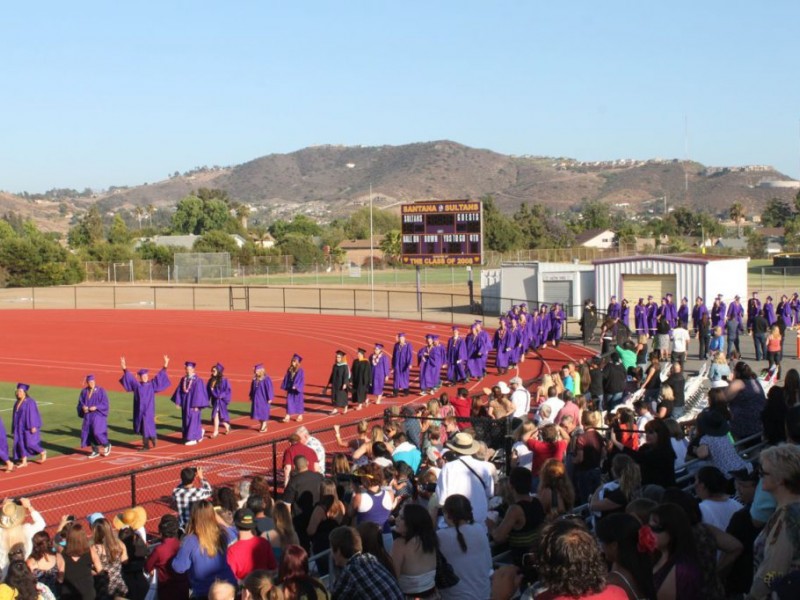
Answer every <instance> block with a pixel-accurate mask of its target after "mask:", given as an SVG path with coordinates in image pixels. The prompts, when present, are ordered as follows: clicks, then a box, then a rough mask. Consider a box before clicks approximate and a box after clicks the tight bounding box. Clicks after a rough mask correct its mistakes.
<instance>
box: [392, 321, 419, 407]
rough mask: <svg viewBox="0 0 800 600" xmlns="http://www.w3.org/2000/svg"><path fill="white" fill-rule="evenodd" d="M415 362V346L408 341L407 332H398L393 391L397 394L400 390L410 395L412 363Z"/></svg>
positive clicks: (395, 347) (393, 359) (395, 345)
mask: <svg viewBox="0 0 800 600" xmlns="http://www.w3.org/2000/svg"><path fill="white" fill-rule="evenodd" d="M413 362H414V347H413V346H412V345H411V344H410V343H409V342H407V341H406V334H405V333H403V332H400V333H398V334H397V341H396V342H395V344H394V349H393V350H392V373H393V374H394V380H393V382H392V393H393V394H394V395H395V396H397V395H398V394H400V390H402V391H403V396H408V389H409V387H411V365H412V364H413Z"/></svg>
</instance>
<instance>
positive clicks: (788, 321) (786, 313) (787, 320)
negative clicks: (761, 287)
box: [778, 294, 792, 339]
mask: <svg viewBox="0 0 800 600" xmlns="http://www.w3.org/2000/svg"><path fill="white" fill-rule="evenodd" d="M778 314H779V315H780V317H781V319H783V324H784V325H785V326H786V327H791V326H792V306H791V304H790V303H789V297H788V296H787V295H786V294H784V295H783V296H781V301H780V302H779V303H778ZM781 339H783V338H781Z"/></svg>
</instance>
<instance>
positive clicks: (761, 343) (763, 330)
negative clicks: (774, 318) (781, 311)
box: [753, 310, 769, 360]
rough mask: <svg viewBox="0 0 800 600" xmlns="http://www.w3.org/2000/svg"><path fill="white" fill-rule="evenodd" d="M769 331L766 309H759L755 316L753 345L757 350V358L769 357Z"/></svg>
mask: <svg viewBox="0 0 800 600" xmlns="http://www.w3.org/2000/svg"><path fill="white" fill-rule="evenodd" d="M768 333H769V321H767V317H766V316H764V311H763V310H762V311H759V312H758V314H757V315H756V316H755V317H753V346H755V350H756V360H764V359H765V358H767V334H768Z"/></svg>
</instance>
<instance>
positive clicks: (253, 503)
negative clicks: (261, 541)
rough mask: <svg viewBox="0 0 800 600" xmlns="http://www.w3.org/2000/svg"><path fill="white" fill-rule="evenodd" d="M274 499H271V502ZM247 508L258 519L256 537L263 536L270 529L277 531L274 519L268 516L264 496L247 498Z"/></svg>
mask: <svg viewBox="0 0 800 600" xmlns="http://www.w3.org/2000/svg"><path fill="white" fill-rule="evenodd" d="M271 500H272V498H270V501H271ZM245 508H249V509H250V510H252V511H253V515H254V516H255V519H256V535H263V534H264V533H266V532H267V531H269V530H270V529H275V521H273V520H272V517H270V516H268V515H267V509H266V506H265V503H264V498H263V497H262V496H253V495H252V494H251V495H250V496H248V497H247V502H246V503H245ZM270 512H272V505H271V502H270Z"/></svg>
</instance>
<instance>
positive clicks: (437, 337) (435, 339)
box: [431, 335, 439, 342]
mask: <svg viewBox="0 0 800 600" xmlns="http://www.w3.org/2000/svg"><path fill="white" fill-rule="evenodd" d="M431 339H432V340H433V341H434V342H435V341H437V340H438V339H439V336H438V335H432V336H431Z"/></svg>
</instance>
